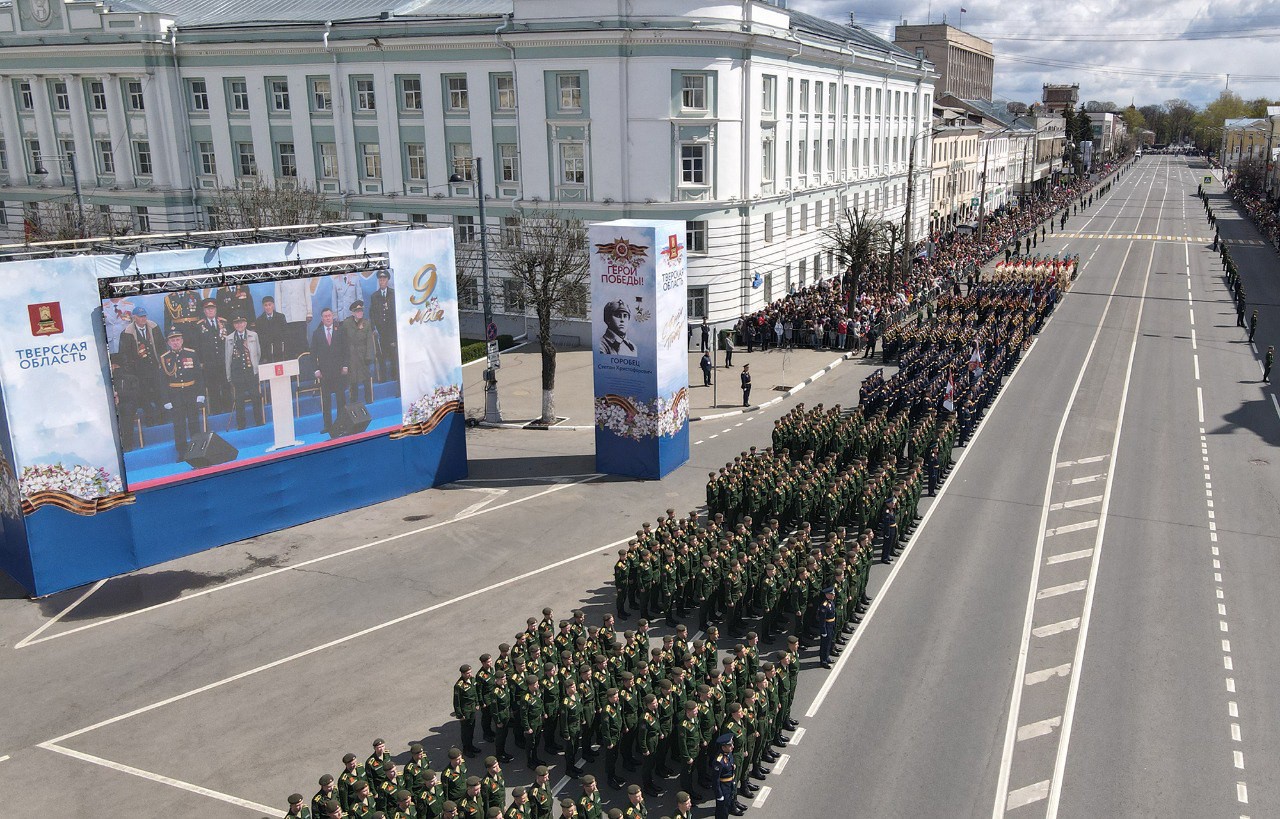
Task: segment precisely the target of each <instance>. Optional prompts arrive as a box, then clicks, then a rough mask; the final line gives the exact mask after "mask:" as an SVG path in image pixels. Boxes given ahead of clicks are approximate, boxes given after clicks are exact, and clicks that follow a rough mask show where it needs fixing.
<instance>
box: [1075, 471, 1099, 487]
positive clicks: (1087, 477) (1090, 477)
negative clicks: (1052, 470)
mask: <svg viewBox="0 0 1280 819" xmlns="http://www.w3.org/2000/svg"><path fill="white" fill-rule="evenodd" d="M1106 477H1107V473H1105V472H1100V473H1098V474H1097V475H1084V476H1082V477H1079V478H1072V479H1071V485H1072V486H1079V485H1080V484H1082V483H1094V482H1095V481H1101V480H1104V479H1106Z"/></svg>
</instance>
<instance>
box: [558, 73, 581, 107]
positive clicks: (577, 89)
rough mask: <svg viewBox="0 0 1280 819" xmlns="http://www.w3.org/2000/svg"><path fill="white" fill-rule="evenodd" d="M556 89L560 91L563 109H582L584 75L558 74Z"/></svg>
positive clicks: (560, 103) (560, 104)
mask: <svg viewBox="0 0 1280 819" xmlns="http://www.w3.org/2000/svg"><path fill="white" fill-rule="evenodd" d="M556 90H557V91H558V92H559V108H560V110H561V111H581V110H582V75H581V74H557V75H556Z"/></svg>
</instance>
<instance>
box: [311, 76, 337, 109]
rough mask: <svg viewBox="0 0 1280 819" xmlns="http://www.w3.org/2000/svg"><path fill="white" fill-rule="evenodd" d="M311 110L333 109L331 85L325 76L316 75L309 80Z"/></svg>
mask: <svg viewBox="0 0 1280 819" xmlns="http://www.w3.org/2000/svg"><path fill="white" fill-rule="evenodd" d="M311 110H313V111H332V110H333V85H332V83H330V82H329V80H328V79H327V78H324V77H316V78H315V79H313V80H311Z"/></svg>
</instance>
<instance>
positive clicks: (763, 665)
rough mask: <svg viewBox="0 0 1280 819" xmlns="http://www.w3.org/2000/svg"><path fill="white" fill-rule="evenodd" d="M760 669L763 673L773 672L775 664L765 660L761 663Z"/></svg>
mask: <svg viewBox="0 0 1280 819" xmlns="http://www.w3.org/2000/svg"><path fill="white" fill-rule="evenodd" d="M760 669H761V670H762V671H772V670H773V663H771V662H769V661H768V660H765V661H764V662H762V663H760Z"/></svg>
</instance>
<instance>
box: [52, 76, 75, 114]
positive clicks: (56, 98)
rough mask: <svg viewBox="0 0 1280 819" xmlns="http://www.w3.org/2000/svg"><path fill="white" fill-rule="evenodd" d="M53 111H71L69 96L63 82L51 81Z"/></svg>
mask: <svg viewBox="0 0 1280 819" xmlns="http://www.w3.org/2000/svg"><path fill="white" fill-rule="evenodd" d="M53 110H55V111H70V110H71V95H70V94H68V93H67V84H66V82H64V81H63V80H54V81H53Z"/></svg>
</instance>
